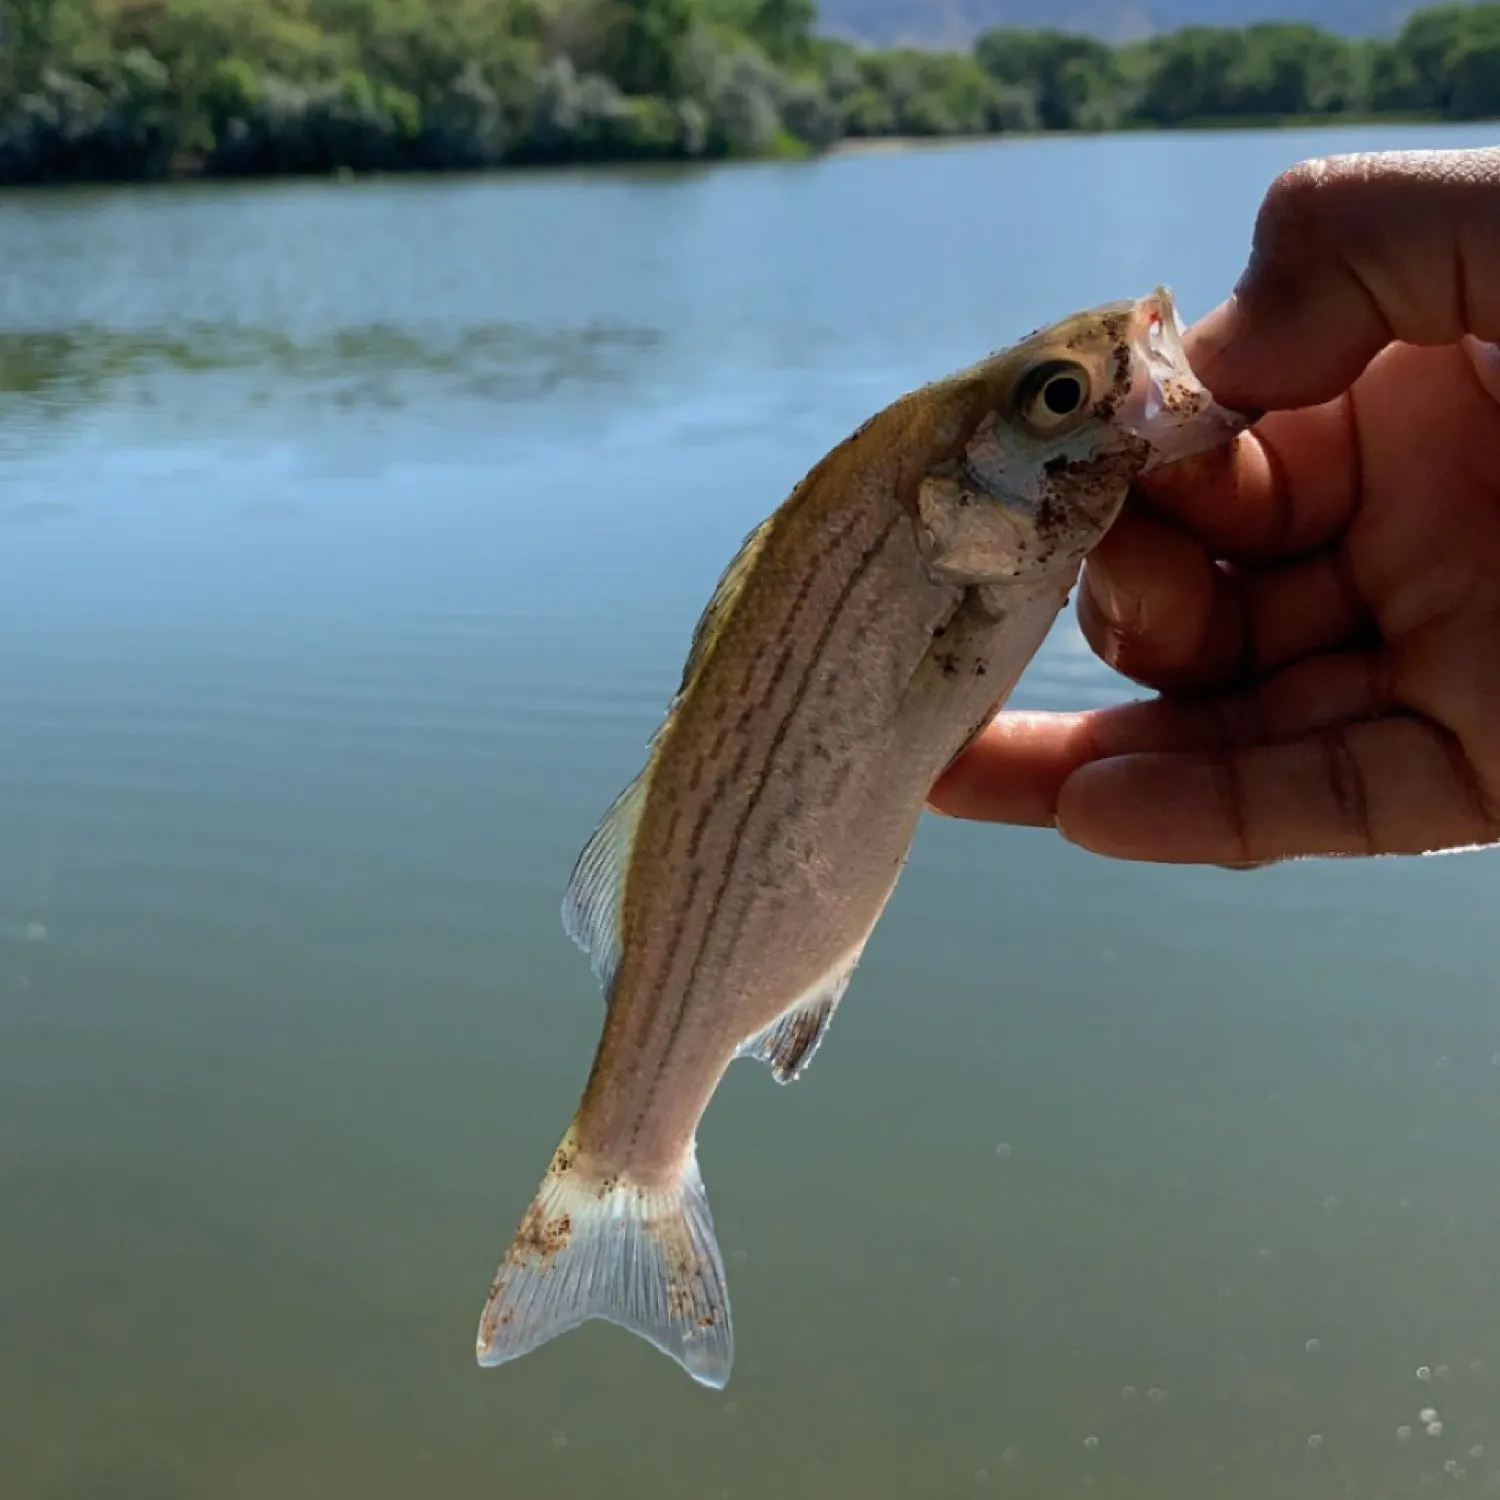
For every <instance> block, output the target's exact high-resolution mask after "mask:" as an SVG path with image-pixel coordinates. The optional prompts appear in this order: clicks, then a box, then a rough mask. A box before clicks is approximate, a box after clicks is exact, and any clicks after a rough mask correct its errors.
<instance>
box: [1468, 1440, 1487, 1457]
mask: <svg viewBox="0 0 1500 1500" xmlns="http://www.w3.org/2000/svg"><path fill="white" fill-rule="evenodd" d="M1469 1457H1470V1458H1483V1457H1484V1444H1483V1443H1475V1444H1474V1446H1473V1447H1472V1448H1470V1449H1469Z"/></svg>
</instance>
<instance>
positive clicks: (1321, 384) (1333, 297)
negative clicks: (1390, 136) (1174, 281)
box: [1186, 147, 1500, 410]
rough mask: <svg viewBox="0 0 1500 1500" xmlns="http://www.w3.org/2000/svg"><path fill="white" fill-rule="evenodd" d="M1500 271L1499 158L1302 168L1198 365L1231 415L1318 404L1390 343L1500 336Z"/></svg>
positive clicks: (1276, 200) (1190, 344) (1335, 161)
mask: <svg viewBox="0 0 1500 1500" xmlns="http://www.w3.org/2000/svg"><path fill="white" fill-rule="evenodd" d="M1497 261H1500V148H1495V147H1486V148H1483V149H1476V150H1466V151H1387V152H1371V153H1363V154H1359V155H1351V156H1335V157H1328V158H1323V159H1317V160H1313V161H1306V162H1302V163H1301V164H1300V165H1298V166H1296V167H1293V168H1292V169H1291V170H1290V171H1288V172H1285V173H1283V174H1282V176H1280V177H1278V178H1277V179H1276V181H1275V182H1274V183H1273V184H1272V185H1271V188H1270V190H1269V191H1268V192H1267V194H1266V196H1265V200H1264V201H1263V203H1262V204H1261V208H1260V212H1259V215H1258V216H1257V218H1256V223H1255V232H1254V237H1253V241H1252V247H1251V254H1250V261H1249V264H1248V266H1247V267H1246V269H1245V272H1244V275H1243V276H1241V278H1240V281H1239V284H1238V285H1237V286H1236V287H1235V290H1234V293H1233V295H1232V296H1231V297H1230V298H1229V299H1228V300H1227V301H1226V302H1224V303H1222V304H1221V305H1220V306H1219V307H1217V308H1215V309H1214V310H1213V311H1212V312H1211V313H1209V314H1208V315H1207V316H1206V317H1204V318H1203V319H1201V320H1200V321H1199V322H1198V323H1197V324H1196V325H1195V326H1194V327H1193V328H1192V329H1191V330H1190V332H1189V334H1188V336H1187V340H1186V347H1187V352H1188V356H1189V358H1190V359H1191V361H1192V364H1193V368H1194V369H1195V370H1196V371H1197V372H1198V374H1199V375H1200V376H1201V378H1202V380H1203V382H1204V384H1205V385H1207V386H1208V388H1209V389H1210V390H1211V391H1212V392H1213V393H1214V396H1215V398H1216V399H1218V400H1219V401H1222V402H1225V403H1226V404H1228V405H1231V406H1238V407H1250V408H1256V407H1262V408H1266V409H1268V410H1274V409H1277V408H1285V407H1294V406H1312V405H1315V404H1318V403H1320V402H1323V401H1328V400H1331V399H1332V398H1333V397H1335V396H1337V395H1339V394H1340V393H1341V392H1342V391H1344V390H1346V389H1347V388H1348V387H1349V386H1350V385H1351V384H1353V382H1354V381H1355V379H1357V378H1358V376H1359V374H1360V372H1361V371H1362V370H1363V369H1364V367H1365V366H1366V365H1367V364H1368V363H1369V362H1370V360H1371V359H1373V358H1374V357H1375V355H1376V354H1378V353H1379V352H1380V350H1381V349H1383V348H1384V347H1385V346H1386V345H1387V344H1389V343H1391V342H1392V341H1400V342H1403V343H1410V344H1449V343H1455V342H1457V341H1458V340H1459V339H1460V338H1462V337H1463V335H1465V334H1473V335H1475V336H1477V337H1478V338H1480V339H1485V340H1490V339H1500V281H1497V280H1496V278H1495V277H1494V276H1493V275H1492V274H1490V273H1489V270H1488V268H1490V267H1493V266H1494V265H1495V264H1496V263H1497Z"/></svg>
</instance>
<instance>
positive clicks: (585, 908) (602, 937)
mask: <svg viewBox="0 0 1500 1500" xmlns="http://www.w3.org/2000/svg"><path fill="white" fill-rule="evenodd" d="M649 777H650V767H649V765H648V766H647V767H646V769H645V770H643V771H642V772H641V773H640V775H638V776H637V777H636V778H635V780H634V781H632V782H631V783H630V785H629V786H627V787H626V788H625V790H624V791H623V792H621V793H620V795H619V796H618V797H616V798H615V800H614V801H613V802H612V803H610V805H609V808H608V810H607V811H606V812H605V814H604V816H603V817H602V818H601V819H600V820H599V824H598V826H597V827H596V828H595V829H594V831H593V833H592V834H590V835H589V840H588V842H587V843H586V844H585V845H584V846H583V851H582V853H580V854H579V856H578V860H577V863H576V864H575V865H574V866H573V873H572V875H571V876H570V877H569V879H568V888H567V892H566V893H565V895H564V896H563V907H562V918H563V927H564V928H565V929H566V931H567V934H568V936H569V937H570V938H572V939H573V941H574V942H575V943H577V944H578V946H579V947H580V948H582V949H583V951H584V952H585V953H587V954H588V956H589V963H590V964H591V965H592V967H593V970H594V974H595V976H596V977H597V978H598V980H599V983H600V984H601V985H603V986H604V989H605V992H606V993H608V991H609V989H610V986H611V985H612V983H613V981H614V976H615V970H616V969H617V968H618V967H619V963H620V943H621V927H620V908H621V904H622V902H623V901H624V897H625V874H626V871H627V870H629V868H630V855H631V852H632V850H633V849H634V848H635V834H636V829H637V828H638V827H639V825H640V821H641V812H642V810H643V809H644V807H645V805H646V792H647V789H648V787H649V786H650V779H649Z"/></svg>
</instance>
